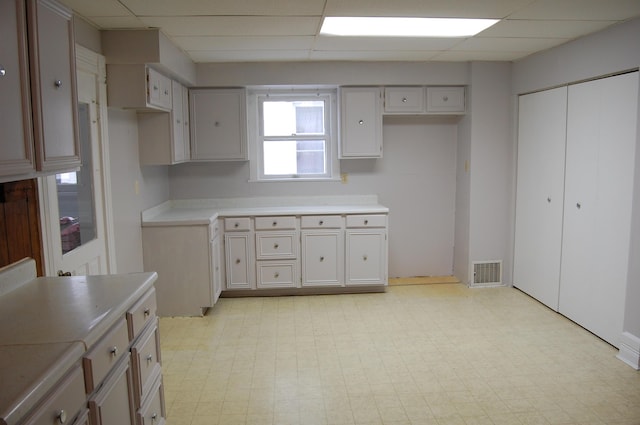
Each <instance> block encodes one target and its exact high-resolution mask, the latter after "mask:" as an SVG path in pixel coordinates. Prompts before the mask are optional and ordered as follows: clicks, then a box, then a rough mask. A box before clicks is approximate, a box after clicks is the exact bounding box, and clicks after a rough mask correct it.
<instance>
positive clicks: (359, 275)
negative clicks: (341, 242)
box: [345, 214, 388, 286]
mask: <svg viewBox="0 0 640 425" xmlns="http://www.w3.org/2000/svg"><path fill="white" fill-rule="evenodd" d="M386 228H387V217H386V215H381V214H378V215H348V216H347V229H346V232H345V238H346V257H345V261H346V268H345V284H346V285H347V286H356V285H386V284H387V280H388V279H387V261H386V258H387V230H386Z"/></svg>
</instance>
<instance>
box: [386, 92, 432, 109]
mask: <svg viewBox="0 0 640 425" xmlns="http://www.w3.org/2000/svg"><path fill="white" fill-rule="evenodd" d="M424 91H425V89H424V87H385V88H384V113H385V114H414V113H415V114H421V113H424V111H425V103H424Z"/></svg>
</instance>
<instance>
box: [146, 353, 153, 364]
mask: <svg viewBox="0 0 640 425" xmlns="http://www.w3.org/2000/svg"><path fill="white" fill-rule="evenodd" d="M152 361H153V356H152V355H151V354H149V355H148V356H147V364H149V363H151V362H152Z"/></svg>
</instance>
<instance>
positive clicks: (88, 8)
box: [62, 0, 132, 18]
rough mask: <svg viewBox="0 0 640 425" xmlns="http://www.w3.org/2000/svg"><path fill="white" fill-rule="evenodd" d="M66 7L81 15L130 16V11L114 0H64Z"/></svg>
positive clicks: (88, 16)
mask: <svg viewBox="0 0 640 425" xmlns="http://www.w3.org/2000/svg"><path fill="white" fill-rule="evenodd" d="M62 3H63V4H64V5H66V6H67V7H69V8H71V9H73V10H75V11H77V12H78V13H80V14H81V15H82V16H84V17H87V18H91V17H93V16H132V14H131V12H130V11H129V10H128V9H127V8H126V7H124V6H123V5H122V4H121V3H120V2H119V1H116V0H64V1H63V2H62Z"/></svg>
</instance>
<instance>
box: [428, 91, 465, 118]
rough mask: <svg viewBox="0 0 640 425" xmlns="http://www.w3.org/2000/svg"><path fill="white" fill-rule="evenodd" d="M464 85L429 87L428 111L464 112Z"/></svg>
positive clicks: (444, 112) (442, 112)
mask: <svg viewBox="0 0 640 425" xmlns="http://www.w3.org/2000/svg"><path fill="white" fill-rule="evenodd" d="M464 93H465V90H464V87H427V113H431V114H464V111H465V94H464Z"/></svg>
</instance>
